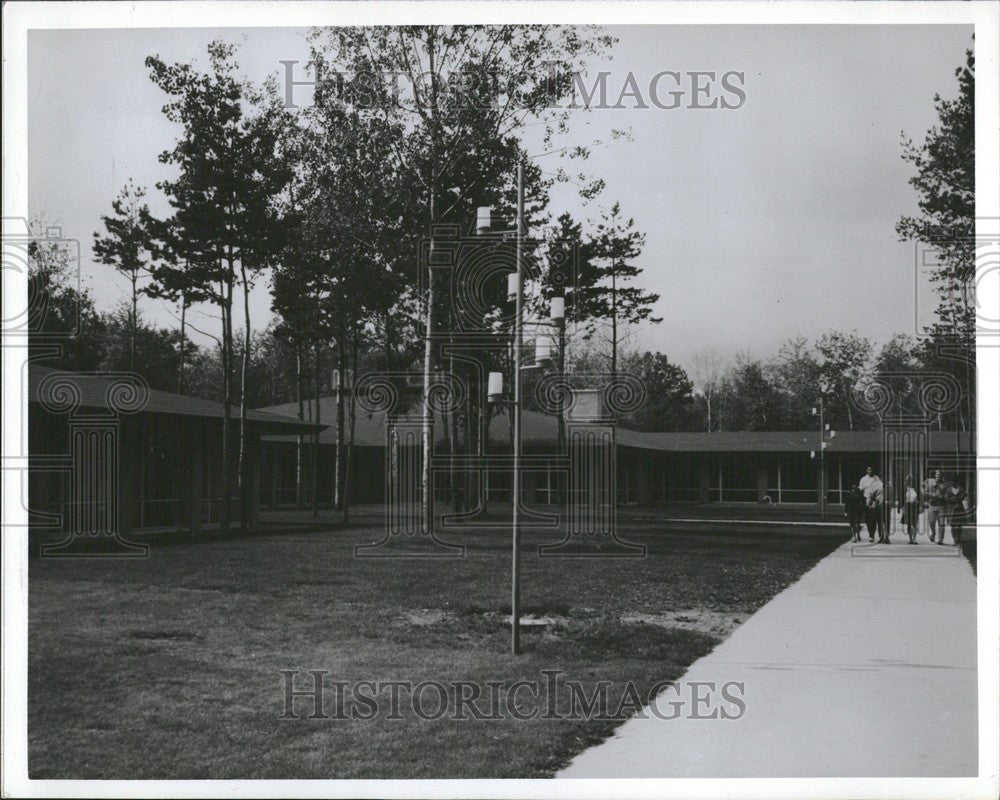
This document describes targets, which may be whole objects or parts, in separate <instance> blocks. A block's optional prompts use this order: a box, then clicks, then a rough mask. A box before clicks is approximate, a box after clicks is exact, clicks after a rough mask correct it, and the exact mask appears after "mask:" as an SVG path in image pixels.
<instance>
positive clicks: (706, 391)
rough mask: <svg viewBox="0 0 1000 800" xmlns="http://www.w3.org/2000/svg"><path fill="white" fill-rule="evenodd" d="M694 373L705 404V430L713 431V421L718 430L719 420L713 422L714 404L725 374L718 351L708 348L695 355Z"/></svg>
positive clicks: (699, 392)
mask: <svg viewBox="0 0 1000 800" xmlns="http://www.w3.org/2000/svg"><path fill="white" fill-rule="evenodd" d="M692 372H693V374H694V379H695V383H696V385H697V387H698V394H699V395H700V397H702V398H703V400H704V403H705V426H706V428H705V429H706V430H709V431H710V430H712V429H713V421H714V422H715V426H716V427H717V428H718V427H719V420H718V419H715V420H713V417H712V402H713V400H715V398H716V397H717V396H718V393H719V389H720V386H721V384H722V380H723V376H724V374H725V373H724V370H723V361H722V356H721V355H719V352H718V350H715V349H714V348H708V349H705V350H701V351H699V352H698V353H695V356H694V369H693V370H692Z"/></svg>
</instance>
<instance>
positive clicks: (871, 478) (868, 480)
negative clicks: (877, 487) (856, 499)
mask: <svg viewBox="0 0 1000 800" xmlns="http://www.w3.org/2000/svg"><path fill="white" fill-rule="evenodd" d="M876 481H878V477H876V475H875V468H874V467H872V466H870V465H869V466H868V467H867V468H866V469H865V474H864V475H862V476H861V480H860V481H858V488H860V489H861V491H862V492H864V493H865V500H866V501H867V500H868V497H869V495H870V494H871V487H872V486H873V485H874V484H875V482H876Z"/></svg>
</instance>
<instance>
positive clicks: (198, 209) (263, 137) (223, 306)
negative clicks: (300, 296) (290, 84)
mask: <svg viewBox="0 0 1000 800" xmlns="http://www.w3.org/2000/svg"><path fill="white" fill-rule="evenodd" d="M234 53H235V48H234V47H233V46H232V45H228V44H225V43H223V42H220V41H213V42H212V43H211V44H209V46H208V54H209V61H210V70H209V72H208V73H205V74H201V73H198V72H196V71H195V70H194V69H192V67H191V66H190V65H189V64H174V65H167V64H165V63H164V62H163V61H161V60H160V59H159V57H157V56H150V57H148V58H147V59H146V66H147V67H149V69H150V77H151V79H152V81H153V82H154V83H155V84H156V85H157V86H158V87H159V88H160V89H162V90H163V91H164V92H166V93H167V94H168V95H169V96H170V97H171V100H170V102H168V103H167V105H165V106H164V107H163V112H164V114H165V115H166V116H167V118H168V119H170V120H171V121H172V122H175V123H178V124H179V125H181V126H182V134H181V137H180V138H179V140H178V141H177V143H176V145H175V146H174V147H173V148H172V149H171V150H167V151H165V152H164V153H162V154H161V156H160V160H161V161H162V162H164V163H166V164H171V165H173V166H175V167H176V168H177V169H178V171H179V175H178V177H177V178H176V179H172V180H163V181H160V182H159V183H158V184H157V187H158V188H160V189H161V190H162V191H163V192H164V193H165V194H166V195H167V197H168V198H169V200H170V204H171V206H172V207H173V208H174V215H173V219H172V223H171V224H172V227H173V229H174V230H175V231H176V235H177V236H178V237H179V238H180V239H182V240H183V241H184V242H185V244H184V255H185V256H186V258H185V259H184V262H185V263H184V268H180V267H179V265H177V264H171V263H169V261H167V262H165V263H163V264H161V265H159V266H158V267H157V268H156V270H155V271H154V278H155V279H156V281H157V282H158V283H159V284H160V287H161V290H162V291H164V292H166V293H184V296H185V297H186V298H187V299H188V301H191V302H194V301H196V300H208V301H210V302H212V303H214V304H215V305H216V306H218V308H219V310H220V313H221V323H222V337H221V348H220V349H221V356H222V382H223V393H222V394H223V401H222V404H223V421H222V451H223V459H222V461H223V468H222V491H223V503H222V515H221V519H220V526H221V529H222V532H223V533H226V532H228V529H229V522H230V508H229V498H230V497H231V495H232V463H231V462H232V457H231V448H232V442H231V437H232V424H231V419H230V416H231V412H232V405H233V385H232V384H233V356H234V347H233V332H234V331H233V301H234V289H235V287H236V286H237V284H239V285H240V286H241V288H242V289H243V292H244V315H245V323H246V325H245V329H244V337H245V338H244V343H243V358H242V364H243V369H242V370H241V373H242V375H243V376H244V378H245V376H246V363H247V358H248V357H249V337H250V320H249V308H248V305H247V302H246V296H247V293H248V292H249V289H250V286H251V284H252V279H253V275H254V274H256V273H257V272H259V271H260V269H262V268H263V267H264V266H266V265H267V263H268V259H269V257H270V255H271V254H272V253H273V252H274V250H275V249H276V248H275V246H274V241H273V237H272V232H273V230H274V225H273V224H272V223H273V214H272V208H271V200H272V197H273V195H274V194H276V193H277V191H278V190H279V188H280V186H281V183H282V179H283V175H284V168H283V166H282V165H281V164H280V163H279V162H278V161H277V160H276V159H275V158H274V147H275V144H274V142H275V138H276V136H277V133H276V130H275V127H274V126H273V125H272V124H270V123H271V118H270V117H269V116H268V112H267V109H263V110H260V111H258V113H256V114H248V113H246V111H245V105H246V104H247V102H248V100H249V99H250V98H248V97H247V95H246V92H245V89H244V87H243V86H242V85H241V84H240V82H239V81H238V80H237V79H236V76H235V71H236V69H237V65H236V63H235V62H234V61H233V55H234ZM242 394H244V393H242V392H241V395H242ZM245 443H246V406H245V404H241V414H240V446H239V454H240V456H239V472H238V474H239V486H240V490H241V499H242V500H243V502H242V503H241V505H240V508H241V518H242V519H243V521H244V522H245V511H246V508H247V507H248V503H247V496H246V494H247V492H248V490H249V487H248V486H247V484H246V480H245V478H246V457H245Z"/></svg>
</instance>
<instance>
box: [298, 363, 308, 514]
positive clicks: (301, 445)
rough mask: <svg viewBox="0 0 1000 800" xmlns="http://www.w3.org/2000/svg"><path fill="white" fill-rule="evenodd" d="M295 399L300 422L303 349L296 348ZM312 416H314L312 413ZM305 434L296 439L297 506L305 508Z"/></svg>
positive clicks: (302, 413)
mask: <svg viewBox="0 0 1000 800" xmlns="http://www.w3.org/2000/svg"><path fill="white" fill-rule="evenodd" d="M295 401H296V402H297V403H298V404H299V422H302V421H303V420H304V419H305V408H304V407H303V398H302V350H301V348H300V347H298V346H296V348H295ZM310 416H312V415H311V414H310ZM305 446H306V443H305V436H304V435H303V434H301V433H300V434H299V435H298V436H297V437H296V440H295V507H296V508H305V494H304V492H303V491H302V483H303V481H304V480H305V474H304V473H305V466H306V465H305Z"/></svg>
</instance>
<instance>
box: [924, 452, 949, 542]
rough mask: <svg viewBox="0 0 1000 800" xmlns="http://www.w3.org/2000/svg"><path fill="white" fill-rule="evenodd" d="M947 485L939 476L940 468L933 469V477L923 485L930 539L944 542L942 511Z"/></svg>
mask: <svg viewBox="0 0 1000 800" xmlns="http://www.w3.org/2000/svg"><path fill="white" fill-rule="evenodd" d="M947 490H948V487H947V486H946V485H945V482H944V479H943V478H942V477H941V470H935V472H934V477H933V478H928V479H927V482H926V485H925V487H924V503H925V505H926V507H927V527H928V529H929V531H930V539H931V541H932V542H933V541H935V539H936V540H937V543H938V544H944V512H945V508H944V506H945V500H946V493H947Z"/></svg>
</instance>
